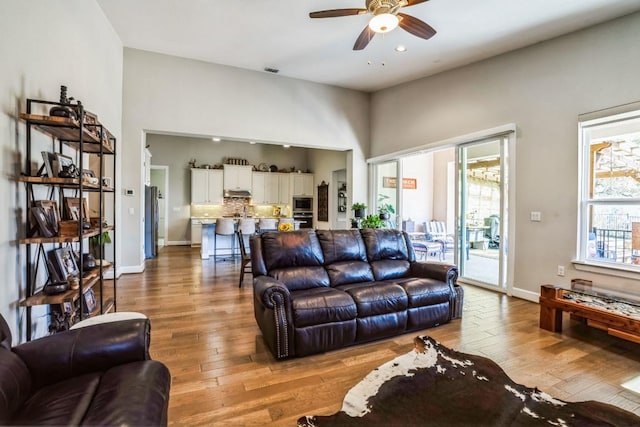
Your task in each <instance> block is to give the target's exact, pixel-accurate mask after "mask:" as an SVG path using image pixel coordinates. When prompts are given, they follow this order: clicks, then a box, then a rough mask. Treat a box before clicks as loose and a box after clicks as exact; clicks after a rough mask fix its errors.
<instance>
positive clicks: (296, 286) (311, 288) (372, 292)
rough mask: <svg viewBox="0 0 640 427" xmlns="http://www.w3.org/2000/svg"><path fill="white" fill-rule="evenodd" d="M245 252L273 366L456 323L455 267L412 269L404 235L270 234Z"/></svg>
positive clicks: (367, 231)
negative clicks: (287, 360)
mask: <svg viewBox="0 0 640 427" xmlns="http://www.w3.org/2000/svg"><path fill="white" fill-rule="evenodd" d="M250 245H251V263H252V270H253V276H254V311H255V318H256V321H257V322H258V325H259V327H260V329H261V330H262V334H263V336H264V340H265V341H266V343H267V345H268V346H269V348H270V350H271V352H272V353H273V355H274V356H275V357H276V358H277V359H283V358H288V357H294V356H306V355H310V354H314V353H319V352H324V351H327V350H332V349H337V348H341V347H344V346H348V345H352V344H357V343H361V342H365V341H371V340H375V339H379V338H384V337H390V336H394V335H398V334H402V333H404V332H408V331H412V330H419V329H425V328H430V327H433V326H437V325H440V324H443V323H446V322H449V321H450V320H451V319H453V318H456V317H460V313H461V307H462V300H463V292H462V288H461V287H459V286H457V284H456V280H457V278H458V269H457V267H456V266H455V265H450V264H445V263H438V262H416V259H415V254H414V252H413V247H412V245H411V243H410V240H409V236H408V235H407V234H406V233H405V232H402V231H398V230H390V229H371V228H368V229H362V230H357V229H355V230H354V229H351V230H315V231H314V230H300V231H294V232H284V233H278V232H271V233H265V234H263V235H261V236H254V237H252V238H251V241H250Z"/></svg>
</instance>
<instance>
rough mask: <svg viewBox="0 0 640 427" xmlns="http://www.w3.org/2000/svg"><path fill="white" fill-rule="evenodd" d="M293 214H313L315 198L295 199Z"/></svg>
mask: <svg viewBox="0 0 640 427" xmlns="http://www.w3.org/2000/svg"><path fill="white" fill-rule="evenodd" d="M291 210H292V212H294V213H295V212H313V197H294V198H293V208H292V209H291Z"/></svg>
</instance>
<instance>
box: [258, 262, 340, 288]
mask: <svg viewBox="0 0 640 427" xmlns="http://www.w3.org/2000/svg"><path fill="white" fill-rule="evenodd" d="M269 276H271V277H273V278H274V279H276V280H279V281H281V282H282V283H283V284H284V285H285V286H286V287H287V289H289V290H290V291H296V290H301V289H311V288H318V287H328V286H329V276H328V275H327V271H326V270H325V269H324V267H290V268H280V269H276V270H272V271H270V272H269Z"/></svg>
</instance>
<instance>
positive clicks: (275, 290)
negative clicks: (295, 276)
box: [253, 276, 291, 310]
mask: <svg viewBox="0 0 640 427" xmlns="http://www.w3.org/2000/svg"><path fill="white" fill-rule="evenodd" d="M253 291H254V292H255V293H256V295H259V296H260V298H259V300H260V301H261V302H262V304H263V305H264V306H265V307H266V308H268V309H270V310H273V309H274V307H275V304H276V302H277V301H282V303H283V304H284V305H285V306H286V307H289V306H290V305H291V298H290V297H291V294H290V293H289V289H288V288H287V287H286V286H285V285H284V284H283V283H282V282H279V281H278V280H276V279H274V278H273V277H270V276H258V277H256V278H255V280H254V284H253Z"/></svg>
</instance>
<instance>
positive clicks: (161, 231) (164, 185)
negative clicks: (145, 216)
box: [150, 165, 169, 248]
mask: <svg viewBox="0 0 640 427" xmlns="http://www.w3.org/2000/svg"><path fill="white" fill-rule="evenodd" d="M150 174H151V176H150V181H151V186H152V187H158V247H159V248H160V247H163V246H165V245H166V244H167V243H168V233H169V223H168V221H167V217H168V208H169V203H168V197H169V194H168V191H169V166H159V165H151V172H150Z"/></svg>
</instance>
